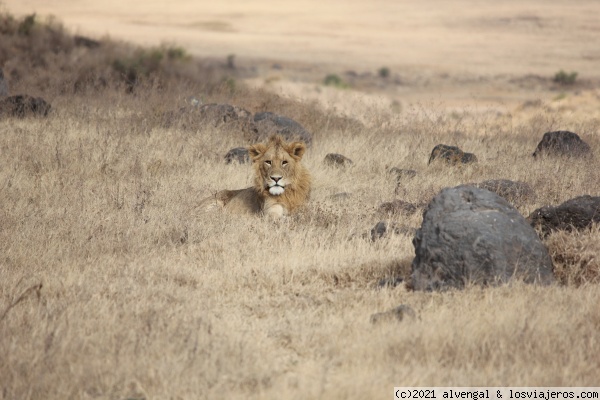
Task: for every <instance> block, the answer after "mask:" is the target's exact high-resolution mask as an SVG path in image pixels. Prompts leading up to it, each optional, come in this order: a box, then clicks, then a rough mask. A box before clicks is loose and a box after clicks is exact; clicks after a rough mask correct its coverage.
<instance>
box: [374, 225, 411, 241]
mask: <svg viewBox="0 0 600 400" xmlns="http://www.w3.org/2000/svg"><path fill="white" fill-rule="evenodd" d="M415 232H416V229H415V228H411V227H409V226H405V225H398V224H396V223H393V222H392V223H387V222H385V221H379V222H378V223H377V224H375V226H374V227H373V228H372V229H371V233H370V235H369V237H370V239H371V241H373V242H374V241H376V240H377V239H381V238H384V237H388V236H389V235H390V234H394V235H407V236H412V235H414V234H415Z"/></svg>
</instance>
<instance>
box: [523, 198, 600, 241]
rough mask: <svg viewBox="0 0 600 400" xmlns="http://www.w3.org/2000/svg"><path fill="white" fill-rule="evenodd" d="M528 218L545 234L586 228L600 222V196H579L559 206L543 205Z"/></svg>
mask: <svg viewBox="0 0 600 400" xmlns="http://www.w3.org/2000/svg"><path fill="white" fill-rule="evenodd" d="M527 220H528V221H529V222H530V223H531V225H532V226H534V227H536V228H537V229H540V231H541V232H542V234H543V235H544V236H546V235H548V234H549V233H550V232H552V231H554V230H560V231H571V230H573V229H575V230H581V229H585V228H588V227H590V226H591V225H592V224H593V223H600V197H593V196H589V195H585V196H579V197H575V198H574V199H571V200H568V201H565V202H564V203H562V204H560V205H558V206H554V207H553V206H546V207H541V208H538V209H537V210H535V211H533V212H532V213H531V214H529V216H528V217H527Z"/></svg>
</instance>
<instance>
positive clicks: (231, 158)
mask: <svg viewBox="0 0 600 400" xmlns="http://www.w3.org/2000/svg"><path fill="white" fill-rule="evenodd" d="M249 161H250V154H249V153H248V149H247V148H246V147H235V148H233V149H231V150H229V151H228V152H227V154H225V162H226V163H227V164H231V163H232V162H237V163H239V164H245V163H247V162H249Z"/></svg>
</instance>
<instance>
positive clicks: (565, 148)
mask: <svg viewBox="0 0 600 400" xmlns="http://www.w3.org/2000/svg"><path fill="white" fill-rule="evenodd" d="M542 154H546V155H551V156H572V157H580V156H586V155H590V154H591V149H590V146H589V145H588V144H587V143H586V142H584V141H583V140H581V138H580V137H579V136H578V135H577V134H576V133H573V132H569V131H555V132H546V133H544V136H543V137H542V140H541V141H540V143H538V145H537V147H536V149H535V151H534V152H533V156H534V157H537V156H540V155H542Z"/></svg>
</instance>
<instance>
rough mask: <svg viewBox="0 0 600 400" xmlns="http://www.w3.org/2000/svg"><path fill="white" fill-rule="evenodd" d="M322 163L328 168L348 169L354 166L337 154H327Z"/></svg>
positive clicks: (347, 159) (350, 161)
mask: <svg viewBox="0 0 600 400" xmlns="http://www.w3.org/2000/svg"><path fill="white" fill-rule="evenodd" d="M323 162H324V163H325V164H326V165H329V166H330V167H348V166H350V165H352V164H354V162H353V161H352V160H351V159H349V158H348V157H346V156H343V155H341V154H338V153H329V154H327V155H326V156H325V159H324V160H323Z"/></svg>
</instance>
